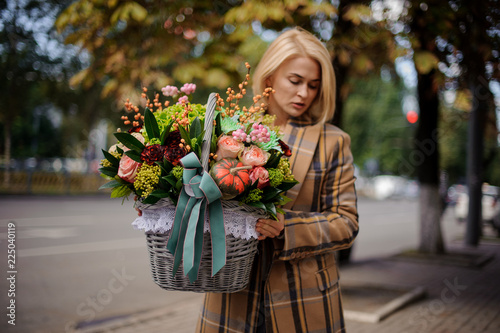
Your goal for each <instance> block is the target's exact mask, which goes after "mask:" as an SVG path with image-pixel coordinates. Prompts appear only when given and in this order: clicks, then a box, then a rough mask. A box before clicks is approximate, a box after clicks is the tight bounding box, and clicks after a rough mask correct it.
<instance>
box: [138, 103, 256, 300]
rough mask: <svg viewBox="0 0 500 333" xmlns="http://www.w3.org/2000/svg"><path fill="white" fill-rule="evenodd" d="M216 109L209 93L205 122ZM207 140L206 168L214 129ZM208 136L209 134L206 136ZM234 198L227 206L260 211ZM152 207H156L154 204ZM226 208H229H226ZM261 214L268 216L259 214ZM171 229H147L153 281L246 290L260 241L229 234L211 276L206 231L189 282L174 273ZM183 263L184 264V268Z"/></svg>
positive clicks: (162, 284)
mask: <svg viewBox="0 0 500 333" xmlns="http://www.w3.org/2000/svg"><path fill="white" fill-rule="evenodd" d="M214 108H215V95H214V94H212V95H210V98H209V100H208V106H207V113H206V116H205V124H206V125H207V126H211V124H212V123H213V121H212V120H213V111H214ZM205 131H206V132H205V133H206V134H205V143H208V145H207V146H205V145H204V146H203V148H202V156H201V162H202V165H203V167H204V168H205V170H206V169H207V166H208V152H209V149H210V147H209V144H210V135H211V132H212V131H211V128H210V127H209V128H207V127H205ZM207 135H208V136H207ZM231 203H232V202H231V201H228V202H225V201H223V204H224V207H228V205H229V206H230V207H231V210H232V211H233V212H234V210H235V209H237V211H238V213H239V212H241V214H249V213H250V212H257V211H259V210H258V209H256V208H253V207H250V206H247V205H238V204H234V203H233V204H231ZM151 208H155V206H154V205H153V206H152V207H151ZM162 209H175V208H174V207H164V208H162ZM224 209H226V208H224ZM260 215H261V216H265V215H263V214H262V212H261V213H260ZM169 237H170V231H169V232H166V233H153V232H146V241H147V246H148V251H149V256H150V264H151V273H152V275H153V281H154V282H155V283H156V284H157V285H158V286H160V287H161V288H163V289H165V290H179V291H192V292H219V293H231V292H237V291H240V290H242V289H244V288H245V287H246V286H247V285H248V282H249V276H250V272H251V269H252V264H253V261H254V259H255V255H256V252H257V245H258V240H257V239H255V238H251V239H250V240H246V239H242V238H236V237H234V236H232V235H226V264H225V265H224V266H223V267H222V268H221V269H220V271H219V272H217V273H216V274H215V275H214V276H213V277H212V276H211V275H212V256H211V255H212V245H211V239H210V234H209V233H207V232H205V233H204V234H203V252H202V257H201V263H200V267H199V271H198V278H197V279H196V280H195V281H194V282H190V281H189V278H188V277H187V276H184V275H183V272H182V269H179V270H178V271H177V272H176V274H175V275H174V274H173V262H174V256H173V255H172V254H171V253H170V252H169V250H168V249H167V241H168V239H169ZM182 265H183V263H181V267H182Z"/></svg>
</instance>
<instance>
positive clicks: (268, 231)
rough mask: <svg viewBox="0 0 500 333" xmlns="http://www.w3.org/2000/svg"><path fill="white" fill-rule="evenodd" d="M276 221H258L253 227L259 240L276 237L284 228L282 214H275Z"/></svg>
mask: <svg viewBox="0 0 500 333" xmlns="http://www.w3.org/2000/svg"><path fill="white" fill-rule="evenodd" d="M276 216H277V217H278V220H274V219H258V220H257V224H256V225H255V231H257V232H258V233H260V236H259V238H258V239H259V240H263V239H266V238H268V237H269V238H274V237H278V236H279V235H280V233H281V231H282V230H283V229H284V228H285V217H284V216H283V214H280V213H278V214H276Z"/></svg>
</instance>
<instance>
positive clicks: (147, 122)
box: [144, 108, 160, 140]
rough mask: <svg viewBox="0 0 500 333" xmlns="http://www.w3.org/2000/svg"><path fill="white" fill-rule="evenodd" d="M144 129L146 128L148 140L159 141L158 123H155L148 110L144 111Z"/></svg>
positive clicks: (151, 113) (153, 116)
mask: <svg viewBox="0 0 500 333" xmlns="http://www.w3.org/2000/svg"><path fill="white" fill-rule="evenodd" d="M144 127H145V128H146V133H148V137H149V140H151V139H153V138H156V139H160V129H159V128H158V123H157V122H156V118H155V115H154V114H153V112H151V110H149V108H146V109H145V110H144Z"/></svg>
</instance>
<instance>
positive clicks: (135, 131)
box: [128, 125, 142, 133]
mask: <svg viewBox="0 0 500 333" xmlns="http://www.w3.org/2000/svg"><path fill="white" fill-rule="evenodd" d="M141 129H142V125H139V126H134V127H132V128H130V129H129V130H128V132H129V133H138V132H140V131H141Z"/></svg>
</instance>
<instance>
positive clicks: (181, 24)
mask: <svg viewBox="0 0 500 333" xmlns="http://www.w3.org/2000/svg"><path fill="white" fill-rule="evenodd" d="M479 3H480V5H479ZM479 3H477V2H474V4H470V3H468V2H466V1H451V0H450V1H403V0H401V1H396V0H394V1H392V0H374V1H361V0H359V1H340V0H331V1H317V0H315V1H306V0H288V1H271V2H269V1H238V0H225V1H222V0H217V1H182V2H177V1H174V2H165V1H160V0H147V1H146V0H144V1H117V0H91V1H83V0H82V1H69V0H68V1H65V0H60V1H50V0H49V1H30V0H18V1H10V0H8V1H2V2H1V3H0V10H1V16H0V27H1V29H0V31H1V32H0V36H1V37H0V55H1V57H0V71H1V73H2V77H3V80H2V82H1V83H0V84H1V86H2V89H0V105H1V109H0V134H1V135H0V143H1V145H0V171H1V172H0V193H4V194H82V193H95V192H96V189H97V188H98V187H99V186H100V184H102V183H103V179H102V178H100V177H99V175H98V171H97V169H98V168H99V163H100V159H101V158H102V152H101V149H107V147H109V146H110V145H112V144H113V143H114V140H115V139H114V137H113V135H112V133H113V132H114V131H116V129H117V128H119V127H122V126H123V124H121V120H120V117H121V116H122V115H124V114H125V113H126V112H125V109H124V108H123V104H124V102H125V100H126V99H127V98H130V99H131V100H132V101H133V102H134V103H137V104H139V103H141V100H140V92H141V91H140V89H141V87H148V88H149V89H150V90H149V91H160V89H161V87H163V86H165V85H167V84H171V85H174V84H175V85H180V84H182V83H185V82H194V83H196V84H197V86H198V91H197V93H196V94H195V102H199V103H201V102H204V101H205V100H206V97H207V96H208V94H209V92H212V91H219V92H223V91H224V90H225V88H226V87H228V86H235V85H236V84H238V82H240V81H241V80H242V78H243V76H244V74H245V72H246V71H245V68H244V62H245V61H248V62H249V63H250V64H251V65H252V66H253V67H254V68H255V66H256V65H257V63H258V60H259V58H260V56H261V55H262V53H263V52H264V51H265V49H266V46H267V44H268V43H269V42H271V41H272V40H273V39H274V38H276V36H277V35H278V34H279V33H280V32H281V31H282V30H283V29H286V28H289V27H291V26H301V27H303V28H305V29H307V30H308V31H310V32H312V33H314V34H315V35H316V36H318V37H319V38H320V39H321V40H322V41H323V42H324V43H325V45H326V47H327V48H328V50H329V51H330V53H331V58H332V63H333V65H334V67H335V70H336V76H337V91H336V94H337V101H338V102H337V108H336V115H335V119H334V121H333V123H334V124H336V125H337V126H339V127H341V128H342V129H344V130H345V131H346V132H348V133H349V134H350V135H351V138H352V152H353V154H354V158H355V163H356V166H357V172H358V182H357V187H358V191H359V194H360V195H366V196H369V197H373V198H378V199H382V198H386V197H391V196H396V197H398V196H409V197H411V198H415V199H417V198H418V197H419V196H420V197H421V198H426V197H429V198H434V197H435V196H439V198H440V200H434V199H432V200H427V201H425V200H424V204H423V206H425V209H427V206H429V209H430V210H432V211H434V212H437V213H439V212H440V211H441V212H442V210H443V209H444V207H446V205H447V204H455V203H456V200H457V199H458V198H459V196H458V192H461V193H465V194H467V193H468V192H470V193H472V196H473V197H474V200H473V202H472V203H469V202H467V204H466V205H465V206H467V207H469V205H471V204H472V205H473V206H472V209H475V210H480V209H479V208H478V206H479V202H480V201H481V198H480V196H481V192H480V191H481V190H480V189H481V188H482V187H484V186H493V187H494V186H495V185H499V184H500V168H499V167H498V165H500V163H499V162H500V155H499V150H500V148H499V142H500V137H499V133H498V125H499V120H498V119H499V117H498V113H499V108H498V104H499V102H500V100H499V98H500V85H499V83H498V78H499V72H500V71H499V70H500V68H499V62H498V61H499V58H500V55H499V51H500V50H499V31H500V30H499V22H500V20H499V18H500V9H499V5H498V3H497V2H496V1H489V0H481V1H480V2H479ZM332 93H333V92H332ZM470 182H472V183H470ZM459 185H461V186H459ZM471 186H472V187H473V188H471V189H470V191H469V187H471ZM422 188H424V189H425V191H424V194H421V193H420V194H419V190H421V189H422ZM478 189H479V190H478ZM427 190H429V191H427ZM478 191H479V192H478ZM492 191H493V192H495V191H496V192H498V190H497V188H495V187H494V188H493V189H492ZM420 192H421V191H420ZM489 192H491V191H489ZM429 193H430V194H429ZM497 197H498V194H493V198H494V200H493V202H494V203H490V205H493V206H496V202H497V201H498V200H497ZM464 200H466V199H464ZM464 200H461V201H462V202H465V201H464ZM425 202H428V203H429V204H428V205H427V204H425ZM474 203H475V205H474ZM467 209H468V208H467ZM437 213H436V214H434V215H439V214H437ZM461 214H462V215H461V217H462V218H463V214H464V213H463V212H462V213H461ZM474 219H475V220H476V221H477V220H481V217H480V216H479V215H477V214H476V215H474ZM434 220H436V219H434Z"/></svg>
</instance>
